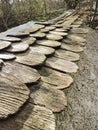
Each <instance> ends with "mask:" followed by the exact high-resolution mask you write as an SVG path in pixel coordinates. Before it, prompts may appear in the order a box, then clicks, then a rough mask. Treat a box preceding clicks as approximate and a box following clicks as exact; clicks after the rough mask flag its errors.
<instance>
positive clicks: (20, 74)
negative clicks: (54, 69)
mask: <svg viewBox="0 0 98 130" xmlns="http://www.w3.org/2000/svg"><path fill="white" fill-rule="evenodd" d="M2 72H4V73H7V74H10V75H12V76H15V77H16V78H18V79H20V80H21V82H23V83H36V82H38V80H39V79H40V75H39V73H38V71H37V70H35V69H33V68H30V67H27V66H24V65H22V64H18V63H15V62H6V63H4V65H3V66H2Z"/></svg>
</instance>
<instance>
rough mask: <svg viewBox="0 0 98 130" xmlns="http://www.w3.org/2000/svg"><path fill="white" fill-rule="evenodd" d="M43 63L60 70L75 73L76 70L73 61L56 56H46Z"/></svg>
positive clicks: (76, 67)
mask: <svg viewBox="0 0 98 130" xmlns="http://www.w3.org/2000/svg"><path fill="white" fill-rule="evenodd" d="M45 65H46V66H48V67H50V68H53V69H56V70H59V71H62V72H68V73H75V72H77V71H78V66H77V65H76V64H75V63H73V62H71V61H67V60H63V59H60V58H56V57H52V58H48V59H47V60H46V63H45Z"/></svg>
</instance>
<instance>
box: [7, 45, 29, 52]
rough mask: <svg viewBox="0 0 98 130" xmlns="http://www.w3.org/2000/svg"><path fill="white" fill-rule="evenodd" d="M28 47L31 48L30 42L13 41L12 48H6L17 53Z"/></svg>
mask: <svg viewBox="0 0 98 130" xmlns="http://www.w3.org/2000/svg"><path fill="white" fill-rule="evenodd" d="M28 48H29V45H28V44H26V43H22V42H20V43H13V44H12V45H11V47H10V48H8V49H6V51H8V52H13V53H17V52H24V51H26V50H27V49H28Z"/></svg>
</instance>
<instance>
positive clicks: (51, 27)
mask: <svg viewBox="0 0 98 130" xmlns="http://www.w3.org/2000/svg"><path fill="white" fill-rule="evenodd" d="M45 29H48V30H49V31H52V30H54V29H56V27H53V26H48V27H45Z"/></svg>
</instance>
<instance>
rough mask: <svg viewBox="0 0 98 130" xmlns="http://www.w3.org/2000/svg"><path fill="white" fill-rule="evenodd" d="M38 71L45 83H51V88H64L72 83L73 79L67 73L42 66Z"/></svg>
mask: <svg viewBox="0 0 98 130" xmlns="http://www.w3.org/2000/svg"><path fill="white" fill-rule="evenodd" d="M39 73H40V74H41V79H42V81H44V82H45V83H48V84H52V87H53V88H56V89H64V88H67V87H69V86H70V85H71V84H72V83H73V79H72V77H71V76H69V75H68V74H64V73H61V72H58V71H55V70H52V69H49V68H47V67H43V68H42V69H41V70H40V71H39Z"/></svg>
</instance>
